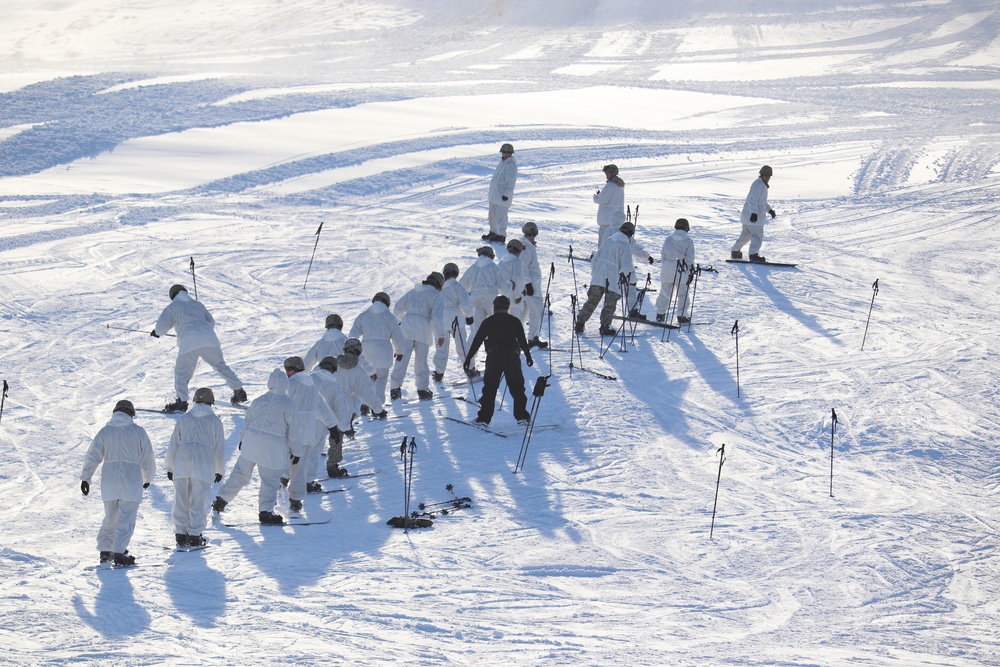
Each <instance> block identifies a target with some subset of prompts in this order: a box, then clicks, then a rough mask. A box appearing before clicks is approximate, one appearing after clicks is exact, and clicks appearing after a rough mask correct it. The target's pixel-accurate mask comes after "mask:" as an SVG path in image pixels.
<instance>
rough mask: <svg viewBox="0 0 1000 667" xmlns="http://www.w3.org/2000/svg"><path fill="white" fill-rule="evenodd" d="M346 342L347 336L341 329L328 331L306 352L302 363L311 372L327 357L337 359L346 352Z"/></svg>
mask: <svg viewBox="0 0 1000 667" xmlns="http://www.w3.org/2000/svg"><path fill="white" fill-rule="evenodd" d="M346 340H347V336H345V335H344V332H343V331H341V330H340V329H337V328H336V327H330V328H329V329H327V330H326V332H325V333H324V334H323V337H322V338H320V339H319V340H318V341H316V342H315V343H313V346H312V347H310V348H309V351H308V352H306V356H304V357H302V363H304V364H305V366H306V370H307V371H311V370H312V369H314V368H315V367H316V364H318V363H319V362H320V361H322V360H323V359H325V358H326V357H333V358H334V359H336V358H337V357H338V356H340V353H341V352H343V351H344V341H346Z"/></svg>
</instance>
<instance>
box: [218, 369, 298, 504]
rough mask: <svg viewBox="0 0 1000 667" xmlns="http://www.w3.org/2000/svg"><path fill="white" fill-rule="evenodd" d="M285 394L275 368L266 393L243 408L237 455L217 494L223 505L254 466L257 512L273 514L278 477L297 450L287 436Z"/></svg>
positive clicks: (291, 408) (289, 416)
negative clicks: (256, 482)
mask: <svg viewBox="0 0 1000 667" xmlns="http://www.w3.org/2000/svg"><path fill="white" fill-rule="evenodd" d="M287 391H288V376H287V375H286V374H285V371H284V370H282V369H280V368H276V369H274V370H273V371H271V375H270V376H268V378H267V393H265V394H263V395H262V396H259V397H257V398H256V399H254V401H253V402H252V403H251V404H250V406H249V407H248V408H247V415H246V420H245V421H244V422H243V435H242V437H241V438H240V456H239V458H238V459H237V460H236V465H235V466H233V469H232V471H230V473H229V477H228V478H227V479H226V483H225V484H224V485H223V486H222V488H221V489H220V490H219V493H218V495H219V497H220V498H222V499H223V500H224V501H226V502H227V503H229V502H232V500H233V498H235V497H236V495H237V494H238V493H239V492H240V490H241V489H243V487H244V486H246V485H247V484H248V483H249V482H250V479H251V477H252V475H253V470H254V467H256V468H257V474H258V475H259V476H260V491H259V492H258V494H257V510H258V511H259V512H274V505H275V502H276V500H277V497H278V489H279V488H280V486H281V476H282V474H284V472H285V470H287V469H288V463H289V461H290V460H291V457H292V456H293V455H295V452H296V451H297V450H295V449H294V448H293V446H292V441H291V437H290V434H291V425H292V420H293V419H294V416H295V404H294V403H292V399H290V398H289V397H288V395H287V393H286V392H287Z"/></svg>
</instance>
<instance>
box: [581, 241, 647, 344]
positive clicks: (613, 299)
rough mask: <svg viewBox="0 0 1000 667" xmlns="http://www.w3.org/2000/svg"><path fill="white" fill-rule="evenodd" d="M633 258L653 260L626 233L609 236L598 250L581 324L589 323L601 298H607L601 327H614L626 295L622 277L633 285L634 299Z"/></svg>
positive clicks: (632, 296)
mask: <svg viewBox="0 0 1000 667" xmlns="http://www.w3.org/2000/svg"><path fill="white" fill-rule="evenodd" d="M633 255H634V256H636V257H640V258H643V259H647V258H648V257H649V254H648V253H647V252H646V251H645V250H644V249H643V247H642V246H641V245H639V243H638V242H636V241H635V239H630V238H629V237H628V235H626V234H625V232H621V231H618V232H615V233H614V234H612V235H611V236H609V237H608V239H607V241H605V243H604V245H603V246H601V247H600V248H599V249H598V250H597V254H595V255H594V259H593V263H592V266H591V270H590V287H589V288H588V290H587V302H586V303H584V304H583V307H582V308H581V309H580V314H579V315H578V317H577V323H578V324H579V323H580V322H586V321H587V320H589V319H590V316H591V315H592V314H593V313H594V310H596V308H597V304H598V303H600V301H601V297H605V299H604V307H603V308H602V309H601V327H602V328H609V327H611V318H612V316H613V315H614V314H615V306H617V305H618V301H619V300H620V299H621V296H622V294H621V293H622V287H621V285H620V284H619V278H620V277H621V276H622V275H624V276H625V279H626V280H627V281H628V283H629V287H628V288H627V289H628V291H629V300H630V301H633V300H634V298H635V296H634V295H635V288H634V287H632V286H631V283H632V282H633V281H634V280H635V275H636V274H635V266H634V265H633V264H632V256H633ZM605 281H606V282H605ZM605 287H606V288H607V289H606V290H605ZM630 305H631V304H630Z"/></svg>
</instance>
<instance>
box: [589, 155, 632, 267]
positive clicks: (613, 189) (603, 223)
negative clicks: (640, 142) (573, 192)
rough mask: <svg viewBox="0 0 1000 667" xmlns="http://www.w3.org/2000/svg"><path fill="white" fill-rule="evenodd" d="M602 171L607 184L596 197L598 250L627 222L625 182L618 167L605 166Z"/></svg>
mask: <svg viewBox="0 0 1000 667" xmlns="http://www.w3.org/2000/svg"><path fill="white" fill-rule="evenodd" d="M602 171H603V172H604V177H605V178H606V179H607V183H605V184H604V187H603V188H601V189H600V190H598V191H597V193H596V194H595V195H594V203H595V204H597V247H598V248H600V247H601V246H602V245H604V241H605V240H606V239H607V237H608V236H610V235H612V234H614V233H615V230H616V229H618V228H619V227H620V226H621V224H622V223H623V222H625V181H623V180H622V179H621V177H620V176H618V167H617V166H615V165H613V164H608V165H605V166H604V167H603V169H602Z"/></svg>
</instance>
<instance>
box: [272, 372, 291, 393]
mask: <svg viewBox="0 0 1000 667" xmlns="http://www.w3.org/2000/svg"><path fill="white" fill-rule="evenodd" d="M267 390H268V391H270V392H271V393H274V394H287V393H288V376H287V375H285V371H283V370H281V369H280V368H275V369H274V370H273V371H271V374H270V375H269V376H268V377H267Z"/></svg>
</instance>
